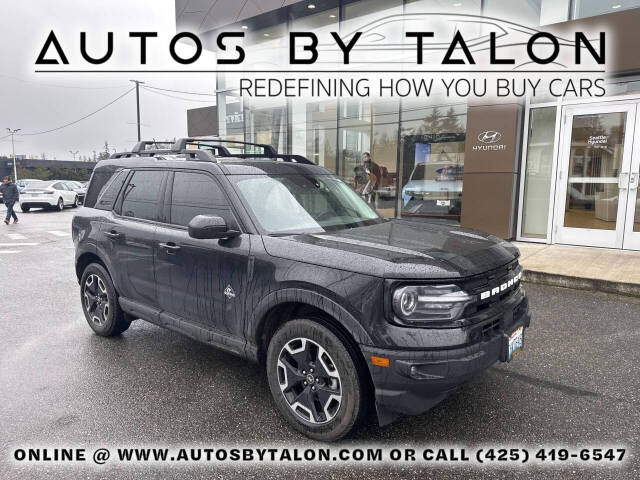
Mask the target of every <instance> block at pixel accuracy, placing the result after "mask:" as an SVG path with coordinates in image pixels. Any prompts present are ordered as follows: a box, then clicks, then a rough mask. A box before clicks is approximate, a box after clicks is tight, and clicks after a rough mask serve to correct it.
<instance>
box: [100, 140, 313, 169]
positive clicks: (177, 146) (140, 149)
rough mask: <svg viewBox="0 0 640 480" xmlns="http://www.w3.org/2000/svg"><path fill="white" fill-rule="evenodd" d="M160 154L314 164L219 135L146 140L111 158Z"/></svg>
mask: <svg viewBox="0 0 640 480" xmlns="http://www.w3.org/2000/svg"><path fill="white" fill-rule="evenodd" d="M219 143H227V144H238V145H250V146H254V147H260V148H262V149H263V151H264V153H237V154H234V153H231V152H230V151H229V150H228V149H227V148H226V147H225V146H223V145H218V144H219ZM150 145H153V146H159V145H168V146H170V148H154V149H148V148H147V147H148V146H150ZM189 146H197V147H201V146H204V147H207V148H206V149H202V148H188V147H189ZM158 155H185V156H187V157H191V158H192V159H195V160H199V161H207V162H215V161H217V157H223V158H224V157H226V158H242V159H250V158H271V159H273V160H279V161H283V162H293V163H306V164H309V165H314V163H313V162H312V161H310V160H309V159H307V158H305V157H303V156H302V155H289V154H284V153H278V152H277V151H276V150H275V149H274V148H273V147H272V146H271V145H267V144H263V143H253V142H242V141H240V140H224V139H221V138H217V137H203V138H193V137H186V138H180V139H178V140H177V141H176V142H175V143H173V142H157V141H155V140H144V141H141V142H138V143H136V145H135V146H134V147H133V149H131V151H130V152H117V153H114V154H112V155H111V156H110V157H109V158H131V157H155V156H158Z"/></svg>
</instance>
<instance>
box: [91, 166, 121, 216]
mask: <svg viewBox="0 0 640 480" xmlns="http://www.w3.org/2000/svg"><path fill="white" fill-rule="evenodd" d="M127 173H128V170H120V171H119V172H116V173H115V175H113V177H112V178H111V180H109V182H107V183H106V184H103V186H102V191H101V192H100V193H99V195H98V201H97V202H95V208H98V209H100V210H112V209H113V204H114V203H115V201H116V198H117V197H118V193H119V192H120V189H121V188H122V184H123V183H124V181H125V180H126V179H127ZM88 196H89V193H87V197H88ZM85 206H87V205H86V203H85Z"/></svg>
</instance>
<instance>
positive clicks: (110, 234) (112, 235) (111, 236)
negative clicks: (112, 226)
mask: <svg viewBox="0 0 640 480" xmlns="http://www.w3.org/2000/svg"><path fill="white" fill-rule="evenodd" d="M104 236H105V237H107V238H108V239H109V240H117V239H119V238H120V237H122V234H121V233H118V232H116V231H115V230H111V231H110V232H104Z"/></svg>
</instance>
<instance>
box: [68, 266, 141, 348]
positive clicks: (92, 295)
mask: <svg viewBox="0 0 640 480" xmlns="http://www.w3.org/2000/svg"><path fill="white" fill-rule="evenodd" d="M80 299H81V301H82V311H83V312H84V316H85V318H86V319H87V322H88V323H89V326H90V327H91V328H92V329H93V331H94V332H96V333H97V334H98V335H100V336H102V337H113V336H116V335H119V334H121V333H122V332H124V331H125V330H126V329H127V328H129V326H130V325H131V320H130V319H129V318H128V316H127V315H126V314H125V313H124V312H123V311H122V309H121V308H120V305H119V304H118V296H117V294H116V289H115V288H114V286H113V282H112V281H111V276H110V275H109V273H108V272H107V270H106V269H105V268H104V267H103V266H102V265H100V264H98V263H92V264H90V265H89V266H88V267H87V268H85V270H84V272H83V274H82V279H81V280H80Z"/></svg>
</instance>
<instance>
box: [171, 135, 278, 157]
mask: <svg viewBox="0 0 640 480" xmlns="http://www.w3.org/2000/svg"><path fill="white" fill-rule="evenodd" d="M210 142H215V143H232V144H237V145H251V146H253V147H260V148H262V150H263V151H264V153H263V154H261V155H258V156H260V157H275V156H277V155H278V152H276V150H275V149H274V148H273V147H272V146H271V145H267V144H265V143H253V142H242V141H240V140H223V139H222V138H218V137H202V138H194V137H186V138H179V139H178V140H177V141H176V143H175V144H174V145H173V148H174V149H175V150H184V149H185V148H187V145H207V146H213V145H211V143H210ZM232 156H235V155H232Z"/></svg>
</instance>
